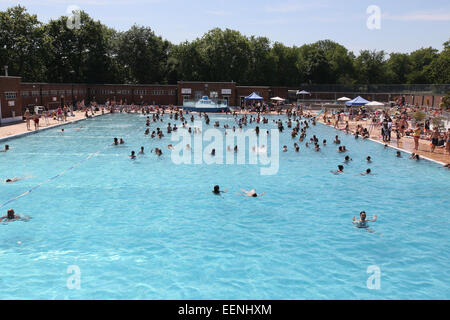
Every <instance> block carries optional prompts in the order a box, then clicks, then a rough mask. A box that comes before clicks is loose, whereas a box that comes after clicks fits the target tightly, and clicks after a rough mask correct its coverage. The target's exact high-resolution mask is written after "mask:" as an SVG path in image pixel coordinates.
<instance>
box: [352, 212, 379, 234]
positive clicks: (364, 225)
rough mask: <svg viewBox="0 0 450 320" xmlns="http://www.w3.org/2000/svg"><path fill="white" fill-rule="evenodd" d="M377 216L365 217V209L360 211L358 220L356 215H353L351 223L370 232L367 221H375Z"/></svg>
mask: <svg viewBox="0 0 450 320" xmlns="http://www.w3.org/2000/svg"><path fill="white" fill-rule="evenodd" d="M377 219H378V217H377V216H373V219H367V215H366V212H365V211H362V212H361V213H360V214H359V220H357V219H356V217H353V224H354V225H355V226H356V227H357V228H360V229H367V231H369V232H370V229H369V225H368V224H367V222H375V221H377Z"/></svg>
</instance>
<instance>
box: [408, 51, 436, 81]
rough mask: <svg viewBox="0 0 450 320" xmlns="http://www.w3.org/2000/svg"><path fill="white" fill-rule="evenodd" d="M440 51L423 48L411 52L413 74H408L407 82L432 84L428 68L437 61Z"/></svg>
mask: <svg viewBox="0 0 450 320" xmlns="http://www.w3.org/2000/svg"><path fill="white" fill-rule="evenodd" d="M437 57H438V51H437V50H436V49H434V48H431V47H430V48H422V49H419V50H416V51H414V52H411V54H410V60H411V70H412V71H411V72H410V73H409V74H408V77H407V82H408V83H410V84H424V83H432V81H431V77H430V74H429V73H428V72H427V70H426V69H427V67H428V66H429V65H431V63H432V62H433V61H434V60H435V59H437Z"/></svg>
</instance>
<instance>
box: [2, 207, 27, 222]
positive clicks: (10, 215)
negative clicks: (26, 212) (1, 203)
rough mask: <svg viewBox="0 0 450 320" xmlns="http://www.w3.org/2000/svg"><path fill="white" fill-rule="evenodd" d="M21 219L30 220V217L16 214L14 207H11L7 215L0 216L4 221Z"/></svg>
mask: <svg viewBox="0 0 450 320" xmlns="http://www.w3.org/2000/svg"><path fill="white" fill-rule="evenodd" d="M19 220H21V221H28V220H30V218H26V217H21V216H18V215H16V213H15V212H14V210H13V209H9V210H8V213H7V214H6V216H4V217H1V218H0V221H2V222H10V221H19Z"/></svg>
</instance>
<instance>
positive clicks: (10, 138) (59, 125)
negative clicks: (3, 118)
mask: <svg viewBox="0 0 450 320" xmlns="http://www.w3.org/2000/svg"><path fill="white" fill-rule="evenodd" d="M107 114H109V113H105V114H98V115H95V116H92V117H90V118H82V119H77V120H73V121H69V122H65V123H58V124H54V125H51V126H49V127H45V128H42V129H39V130H34V131H28V132H23V133H17V134H13V135H10V136H7V137H3V138H0V142H5V141H9V140H14V139H18V138H22V137H26V136H29V135H32V134H36V133H39V132H42V131H46V130H50V129H54V128H59V127H62V126H65V125H69V124H72V123H78V122H80V121H84V120H87V119H92V118H97V117H101V116H104V115H107Z"/></svg>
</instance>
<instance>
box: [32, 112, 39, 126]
mask: <svg viewBox="0 0 450 320" xmlns="http://www.w3.org/2000/svg"><path fill="white" fill-rule="evenodd" d="M33 121H34V130H39V115H37V114H34V116H33Z"/></svg>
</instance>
